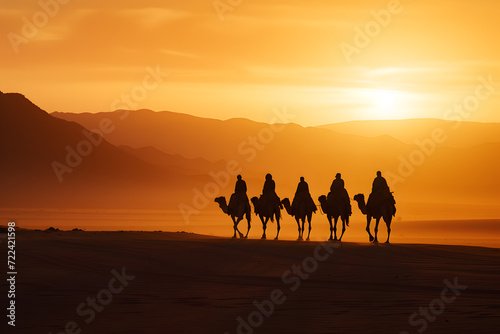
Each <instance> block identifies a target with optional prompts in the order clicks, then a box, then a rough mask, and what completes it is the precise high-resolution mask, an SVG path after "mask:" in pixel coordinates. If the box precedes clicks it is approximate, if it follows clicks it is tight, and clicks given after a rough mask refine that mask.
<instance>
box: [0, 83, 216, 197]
mask: <svg viewBox="0 0 500 334" xmlns="http://www.w3.org/2000/svg"><path fill="white" fill-rule="evenodd" d="M0 156H2V164H1V165H0V194H1V200H2V205H3V206H6V205H15V206H24V205H25V206H27V207H37V206H44V205H52V206H56V207H58V206H64V207H67V206H70V207H71V206H76V207H78V206H85V207H86V206H89V205H93V206H95V205H99V202H102V203H103V204H105V203H107V205H109V204H110V203H112V202H115V203H116V202H119V201H120V200H123V201H130V196H128V195H127V193H129V194H132V193H133V192H131V189H134V191H137V192H138V193H140V192H145V193H146V194H147V193H149V192H151V193H153V192H156V193H157V192H158V191H163V192H165V193H168V188H169V187H178V186H179V184H183V183H187V184H193V185H194V184H195V183H190V181H189V180H196V179H197V178H198V177H194V178H193V177H192V176H191V177H189V178H188V177H185V176H183V175H184V174H183V173H181V170H182V168H178V167H177V168H173V167H172V166H166V165H163V166H155V165H152V164H150V163H148V162H146V161H144V160H143V159H139V158H137V157H136V156H134V155H133V154H130V153H128V152H125V151H124V150H122V149H120V148H118V147H115V146H114V145H112V144H110V143H108V142H107V141H106V140H104V139H103V138H102V137H101V136H99V135H98V134H97V133H94V132H90V131H89V130H88V129H86V128H84V127H83V126H81V125H80V124H78V123H75V122H69V121H66V120H63V119H59V118H55V117H53V116H51V115H49V114H48V113H46V112H45V111H43V110H42V109H40V108H39V107H38V106H36V105H35V104H33V103H32V102H31V101H29V100H28V99H27V98H26V97H25V96H23V95H21V94H17V93H9V94H4V93H0ZM176 163H177V165H180V164H182V159H181V158H178V159H176ZM190 165H191V164H190ZM199 178H200V179H201V180H208V178H206V177H204V176H200V177H199ZM165 189H166V190H165ZM133 197H135V196H133ZM144 198H148V196H144ZM9 203H10V204H9ZM118 204H119V203H118ZM119 205H122V204H119Z"/></svg>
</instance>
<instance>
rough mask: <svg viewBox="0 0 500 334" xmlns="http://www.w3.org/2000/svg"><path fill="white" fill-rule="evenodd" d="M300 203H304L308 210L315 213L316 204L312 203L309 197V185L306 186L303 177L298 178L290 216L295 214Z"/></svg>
mask: <svg viewBox="0 0 500 334" xmlns="http://www.w3.org/2000/svg"><path fill="white" fill-rule="evenodd" d="M301 201H306V203H308V205H309V207H310V209H311V210H312V211H313V212H316V210H317V208H316V204H315V203H314V200H313V199H312V197H311V193H310V192H309V185H308V184H307V182H306V181H305V179H304V177H303V176H302V177H301V178H300V182H299V184H298V185H297V191H296V192H295V197H294V198H293V202H292V214H295V213H296V212H297V206H298V205H299V203H300V202H301Z"/></svg>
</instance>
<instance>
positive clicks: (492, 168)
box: [53, 110, 500, 202]
mask: <svg viewBox="0 0 500 334" xmlns="http://www.w3.org/2000/svg"><path fill="white" fill-rule="evenodd" d="M124 113H125V112H124V111H116V112H106V113H97V114H89V113H84V114H73V113H54V114H53V115H54V116H56V117H60V118H64V119H67V120H73V121H76V122H79V123H80V124H82V125H84V126H85V127H88V128H95V127H97V126H98V124H99V122H101V121H102V120H103V119H106V118H109V119H111V120H113V122H116V124H119V126H117V128H116V130H115V131H114V132H113V133H111V134H109V135H106V138H107V139H109V141H110V142H112V143H113V144H116V145H128V146H132V147H142V146H153V147H155V148H157V149H159V150H161V151H163V152H166V153H169V154H181V155H183V156H187V157H190V158H195V157H202V158H204V159H208V160H210V161H216V160H220V159H225V160H231V159H234V160H236V161H238V163H240V165H241V166H242V167H243V173H244V174H245V177H246V178H247V179H249V180H257V184H254V182H253V181H250V182H248V184H249V193H253V194H256V193H258V192H260V190H261V187H262V184H261V183H262V182H263V176H264V175H265V174H266V173H267V172H271V173H272V174H273V176H274V177H275V179H276V182H277V191H278V193H282V194H284V196H285V195H286V196H291V194H293V192H294V187H295V185H296V182H297V180H298V178H299V177H300V176H306V177H307V179H308V181H309V185H310V187H311V189H312V192H313V196H317V195H320V194H321V192H324V191H326V190H327V189H328V186H329V184H330V183H331V181H332V180H333V178H334V175H335V173H336V172H342V175H343V176H344V177H345V179H346V180H348V181H347V182H348V183H347V185H346V187H347V188H348V189H350V191H351V192H366V191H368V190H369V187H370V185H371V182H372V181H373V178H374V175H375V171H376V170H382V171H391V172H393V173H394V174H395V175H398V176H400V172H399V171H403V179H404V180H403V181H404V182H403V181H401V182H399V183H398V185H397V187H396V189H395V190H396V191H397V193H398V195H399V199H401V198H403V199H404V200H414V201H429V202H431V201H435V200H438V201H453V202H457V201H463V202H467V201H468V199H469V198H474V200H475V201H482V200H488V201H491V200H493V198H500V195H499V194H498V190H497V189H500V180H499V178H498V177H497V172H496V169H497V166H496V164H495V163H494V161H495V159H496V157H497V156H499V153H500V144H489V145H487V144H485V143H487V142H489V141H494V140H495V138H498V135H496V137H495V136H494V135H492V134H488V135H487V136H485V137H481V136H478V137H474V136H473V135H472V134H471V136H473V138H471V140H475V143H476V145H465V144H460V146H461V147H464V146H475V147H465V148H460V149H457V148H450V147H447V146H448V140H447V141H446V142H445V143H443V144H437V145H436V147H433V148H427V151H428V152H427V153H424V152H422V148H420V147H419V146H418V145H417V144H416V143H415V139H419V140H421V141H424V140H426V139H428V138H429V137H430V133H432V130H433V129H434V128H436V127H437V126H440V125H442V126H443V130H444V131H445V132H446V135H447V136H449V137H450V140H452V139H453V136H458V137H460V135H458V133H459V131H454V130H452V129H450V124H449V123H446V122H445V121H443V122H444V123H442V122H440V121H439V120H408V121H401V123H400V124H406V125H405V126H406V127H405V128H402V129H401V130H398V133H400V134H401V136H403V134H404V133H405V131H408V132H409V133H410V134H409V135H405V138H402V139H404V140H405V141H407V142H408V143H404V142H403V141H402V140H398V139H395V138H393V137H391V136H389V135H387V134H384V131H385V130H384V127H382V130H384V131H382V132H380V133H375V131H374V132H373V133H367V134H366V135H365V136H361V135H359V134H356V135H353V134H346V133H339V132H336V131H332V130H330V129H329V128H320V127H302V126H300V125H297V124H293V123H289V124H286V125H283V126H281V125H280V126H279V129H280V131H277V132H274V133H272V134H271V135H269V134H270V131H269V129H270V125H269V124H267V123H259V122H253V121H250V120H246V119H230V120H226V121H221V120H214V119H206V118H200V117H194V116H190V115H183V114H179V113H172V112H167V111H163V112H153V111H150V110H138V111H130V112H128V116H127V117H126V118H125V119H123V120H122V119H120V116H122V115H124ZM435 121H436V122H435ZM395 122H398V121H395ZM427 123H428V124H427ZM374 124H378V122H377V121H375V122H374ZM391 124H394V126H397V124H398V123H391ZM412 124H417V125H418V126H417V127H416V128H417V130H411V129H412ZM446 124H447V126H448V127H447V128H445V127H444V126H445V125H446ZM467 124H468V123H462V124H461V129H467V128H471V129H474V126H475V125H476V124H470V126H469V125H467ZM368 125H369V123H367V125H366V126H368ZM479 125H481V124H479ZM491 126H492V127H493V128H494V127H495V126H497V127H498V126H500V125H498V124H492V125H491ZM427 129H430V130H429V133H426V131H427ZM461 129H460V131H461ZM395 131H396V130H395ZM412 131H416V132H418V134H421V135H420V136H418V135H417V134H415V133H413V132H412ZM470 131H472V130H470ZM481 131H482V130H481V129H479V130H478V132H481ZM358 133H360V134H361V133H363V131H361V130H360V131H358ZM412 133H413V134H414V135H415V136H416V137H414V138H412V139H411V138H410V137H411V135H412ZM455 133H457V134H455ZM259 134H266V136H267V137H266V136H263V137H261V139H259ZM363 134H364V133H363ZM370 134H371V135H376V136H377V137H368V136H369V135H370ZM251 137H253V138H254V140H255V139H256V138H257V145H258V146H259V147H256V146H252V144H251V143H250V138H251ZM474 138H475V139H474ZM477 138H483V139H477ZM263 139H264V140H263ZM457 145H458V144H457ZM478 145H479V146H478ZM414 152H420V153H416V154H417V155H418V156H419V157H420V158H422V157H423V161H417V163H416V164H415V165H413V164H412V163H410V162H409V161H410V160H411V157H412V154H414ZM413 158H414V157H413ZM402 161H404V162H402ZM408 170H410V172H408ZM227 191H230V190H229V188H228V189H227Z"/></svg>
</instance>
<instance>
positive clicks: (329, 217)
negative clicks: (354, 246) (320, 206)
mask: <svg viewBox="0 0 500 334" xmlns="http://www.w3.org/2000/svg"><path fill="white" fill-rule="evenodd" d="M332 218H333V217H332V216H328V222H329V223H330V239H328V240H333V225H332Z"/></svg>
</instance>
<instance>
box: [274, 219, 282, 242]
mask: <svg viewBox="0 0 500 334" xmlns="http://www.w3.org/2000/svg"><path fill="white" fill-rule="evenodd" d="M276 224H277V225H278V232H277V233H276V238H274V240H278V237H279V235H280V230H281V226H280V216H279V215H276Z"/></svg>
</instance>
